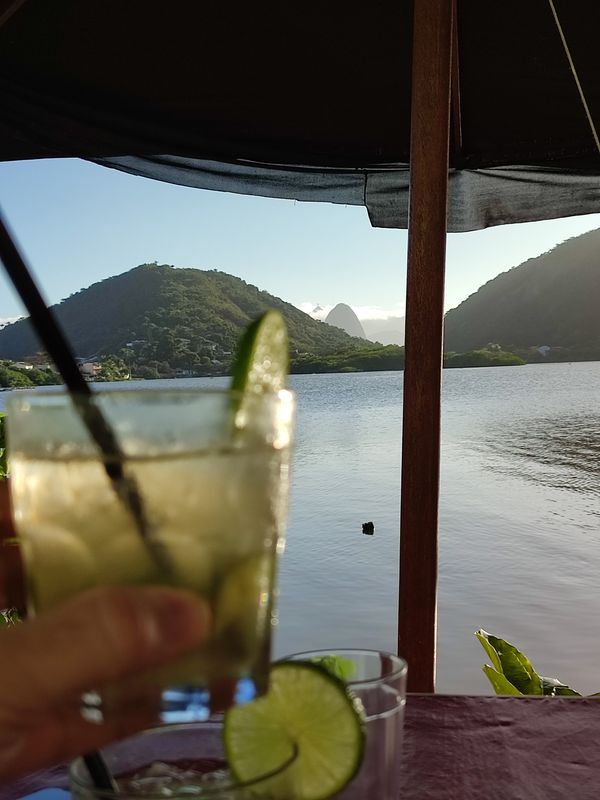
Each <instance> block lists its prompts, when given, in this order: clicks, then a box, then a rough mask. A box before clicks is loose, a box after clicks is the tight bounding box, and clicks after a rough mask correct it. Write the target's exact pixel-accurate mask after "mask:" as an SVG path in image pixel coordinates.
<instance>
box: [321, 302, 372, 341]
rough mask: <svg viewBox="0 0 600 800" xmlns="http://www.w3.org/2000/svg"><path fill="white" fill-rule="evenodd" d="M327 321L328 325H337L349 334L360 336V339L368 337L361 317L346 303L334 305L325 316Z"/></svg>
mask: <svg viewBox="0 0 600 800" xmlns="http://www.w3.org/2000/svg"><path fill="white" fill-rule="evenodd" d="M325 322H326V323H327V324H328V325H335V327H336V328H341V329H342V330H343V331H346V333H347V334H348V335H349V336H358V337H359V338H360V339H366V338H367V337H366V336H365V332H364V330H363V326H362V325H361V324H360V320H359V318H358V317H357V316H356V314H355V313H354V311H353V310H352V309H351V308H350V306H347V305H346V303H338V304H337V306H334V307H333V308H332V309H331V311H330V312H329V314H327V316H326V317H325Z"/></svg>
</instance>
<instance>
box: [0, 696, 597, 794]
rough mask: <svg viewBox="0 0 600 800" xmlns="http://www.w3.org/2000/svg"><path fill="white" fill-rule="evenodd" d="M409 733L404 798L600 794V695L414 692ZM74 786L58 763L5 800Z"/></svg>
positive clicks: (402, 764) (402, 762)
mask: <svg viewBox="0 0 600 800" xmlns="http://www.w3.org/2000/svg"><path fill="white" fill-rule="evenodd" d="M405 731H406V734H405V746H404V753H403V755H402V758H401V759H399V769H401V771H402V792H401V798H402V800H417V798H418V800H459V799H460V800H482V798H488V800H495V798H498V800H542V798H543V800H565V798H568V800H588V798H589V800H592V798H593V800H598V798H599V797H600V699H598V700H595V699H591V698H581V699H579V698H567V697H556V698H555V697H526V698H518V697H466V696H462V695H409V697H408V700H407V704H406V725H405ZM66 785H67V781H66V773H65V770H64V768H62V767H57V768H55V769H53V770H47V771H44V772H39V773H35V774H33V775H29V776H27V777H26V778H24V779H22V780H20V781H17V782H15V783H13V784H11V785H10V786H4V787H1V788H0V800H16V798H20V797H23V796H24V795H26V794H29V793H32V792H34V791H36V790H38V789H42V788H46V787H51V786H52V787H65V786H66ZM365 800H377V798H365Z"/></svg>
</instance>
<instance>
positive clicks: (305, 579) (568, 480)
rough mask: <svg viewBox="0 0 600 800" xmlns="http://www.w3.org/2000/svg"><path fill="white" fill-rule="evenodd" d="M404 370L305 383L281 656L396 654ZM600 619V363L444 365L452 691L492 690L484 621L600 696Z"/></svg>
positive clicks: (443, 552)
mask: <svg viewBox="0 0 600 800" xmlns="http://www.w3.org/2000/svg"><path fill="white" fill-rule="evenodd" d="M402 378H403V376H402V373H397V372H386V373H364V374H362V373H361V374H340V375H302V376H293V378H292V387H293V388H294V389H295V390H296V392H297V393H298V400H299V405H298V425H297V431H298V433H297V444H296V452H295V459H294V469H293V485H292V498H291V508H290V521H289V526H288V545H287V549H286V553H285V556H284V558H283V562H282V568H281V578H280V589H281V596H280V601H279V625H278V627H277V635H276V643H275V647H276V654H277V655H284V654H285V653H290V652H294V651H299V650H308V649H315V648H319V647H369V648H381V649H391V650H394V649H395V647H396V619H397V612H396V603H397V584H398V530H399V519H400V513H399V485H400V435H401V419H402V414H401V404H402ZM159 383H162V382H152V384H159ZM179 383H180V384H183V381H180V382H179ZM185 383H189V384H193V385H223V384H224V383H226V381H224V380H223V379H192V380H189V381H185ZM129 385H131V384H129ZM145 385H146V386H148V385H150V384H149V383H148V382H147V383H146V384H145ZM5 397H6V395H2V394H0V408H1V406H2V401H3V399H4V398H5ZM370 520H372V521H373V522H374V524H375V535H374V536H365V535H363V534H362V531H361V526H362V523H363V522H366V521H370ZM599 619H600V363H583V364H581V363H580V364H545V365H528V366H524V367H502V368H482V369H456V370H445V372H444V402H443V451H442V476H441V508H440V581H439V630H438V681H437V686H438V691H441V692H459V693H487V692H489V691H490V689H489V687H488V685H487V681H486V679H485V678H484V676H483V674H482V673H481V665H482V664H483V663H484V661H485V656H484V653H483V650H482V649H481V647H480V645H479V644H478V643H477V642H476V640H475V638H474V637H473V631H474V630H476V629H477V628H479V627H483V628H485V629H486V630H488V631H490V632H492V633H494V634H496V635H499V636H502V637H503V638H506V639H508V640H509V641H512V642H513V643H514V644H516V645H517V646H520V647H521V648H522V649H523V650H524V651H525V652H526V653H527V655H528V656H529V657H530V659H531V660H532V661H533V663H534V666H535V667H536V668H537V669H538V671H539V672H541V673H542V674H544V675H550V676H555V675H558V676H559V677H560V678H562V679H563V680H565V681H566V682H568V683H570V684H571V685H572V686H574V687H575V688H577V689H578V690H579V691H582V692H593V691H599V690H600V673H599V672H598V669H597V658H598V625H599V623H598V620H599Z"/></svg>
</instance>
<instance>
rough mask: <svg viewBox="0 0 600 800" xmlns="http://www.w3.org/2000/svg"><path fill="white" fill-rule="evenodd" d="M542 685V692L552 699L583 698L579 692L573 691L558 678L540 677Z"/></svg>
mask: <svg viewBox="0 0 600 800" xmlns="http://www.w3.org/2000/svg"><path fill="white" fill-rule="evenodd" d="M540 681H541V684H542V691H543V693H544V694H545V695H549V696H550V697H581V695H580V694H579V692H576V691H575V689H571V687H570V686H567V684H566V683H563V682H562V681H560V680H559V679H558V678H543V677H540Z"/></svg>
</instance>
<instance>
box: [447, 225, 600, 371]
mask: <svg viewBox="0 0 600 800" xmlns="http://www.w3.org/2000/svg"><path fill="white" fill-rule="evenodd" d="M599 309H600V229H597V230H593V231H589V232H588V233H584V234H582V235H581V236H577V237H574V238H572V239H569V240H567V241H565V242H563V243H562V244H559V245H557V246H556V247H554V248H553V249H552V250H550V251H548V252H546V253H543V254H542V255H540V256H537V257H536V258H531V259H529V260H528V261H525V262H524V263H523V264H520V265H519V266H517V267H514V268H513V269H510V270H508V271H507V272H503V273H502V274H501V275H498V276H497V277H496V278H494V279H493V280H491V281H489V282H488V283H486V284H485V285H484V286H482V287H481V288H480V289H479V290H478V291H477V292H475V293H474V294H472V295H471V296H470V297H468V298H467V299H466V300H465V301H464V302H462V303H461V304H460V305H459V306H457V307H456V308H454V309H452V310H451V311H448V313H447V314H446V318H445V342H444V345H445V346H444V349H445V351H446V352H449V351H456V352H465V351H467V350H475V349H477V348H481V347H485V346H487V345H488V344H489V343H494V344H498V345H500V346H501V347H502V348H503V349H504V350H511V351H513V352H519V353H521V354H526V357H528V358H529V357H530V354H531V352H538V348H549V350H547V351H546V353H547V355H552V354H555V353H558V354H562V357H563V358H565V359H567V360H578V359H584V360H585V359H588V358H589V359H596V358H600V313H599ZM544 358H545V356H544V355H542V354H540V359H544ZM538 360H539V359H538Z"/></svg>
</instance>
